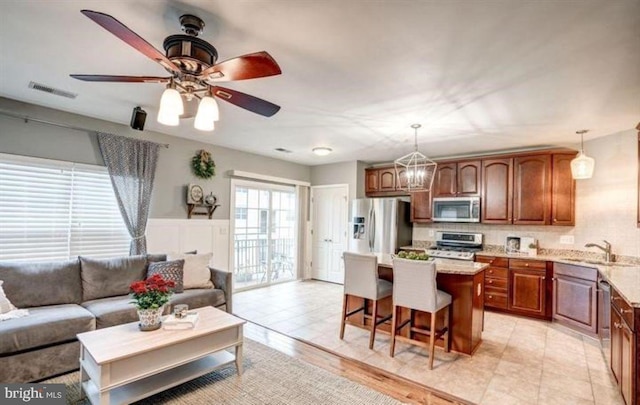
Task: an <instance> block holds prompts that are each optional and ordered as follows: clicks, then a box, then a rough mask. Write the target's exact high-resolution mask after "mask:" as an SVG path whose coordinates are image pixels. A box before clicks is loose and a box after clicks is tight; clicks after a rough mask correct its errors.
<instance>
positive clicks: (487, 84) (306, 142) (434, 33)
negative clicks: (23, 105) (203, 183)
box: [0, 0, 640, 165]
mask: <svg viewBox="0 0 640 405" xmlns="http://www.w3.org/2000/svg"><path fill="white" fill-rule="evenodd" d="M83 8H90V9H92V10H95V11H100V12H103V13H106V14H110V15H112V16H114V17H115V18H117V19H118V20H120V21H121V22H122V23H124V24H125V25H126V26H128V27H129V28H130V29H132V30H133V31H135V32H136V33H138V34H139V35H140V36H142V37H143V38H145V39H146V40H147V41H148V42H150V43H151V44H152V45H153V46H155V47H156V48H157V49H160V50H162V42H163V40H164V38H165V37H166V36H168V35H171V34H177V33H180V26H179V23H178V17H179V16H180V15H182V14H187V13H189V14H195V15H197V16H199V17H200V18H202V19H203V20H204V21H205V23H206V27H205V29H204V33H203V34H202V35H201V36H200V37H201V38H202V39H204V40H206V41H208V42H210V43H211V44H213V45H214V46H215V47H216V48H217V49H218V53H219V55H220V57H219V60H220V61H222V60H225V59H229V58H232V57H235V56H239V55H243V54H247V53H251V52H256V51H262V50H265V51H267V52H269V53H270V54H271V55H272V56H273V57H274V58H275V59H276V61H278V63H279V65H280V67H281V68H282V71H283V73H282V75H280V76H275V77H269V78H262V79H254V80H247V81H242V82H230V83H226V84H225V85H226V86H228V87H230V88H233V89H235V90H239V91H242V92H245V93H249V94H252V95H254V96H257V97H260V98H263V99H266V100H268V101H271V102H273V103H275V104H278V105H280V106H282V109H281V110H280V112H279V113H278V114H276V115H275V116H273V117H271V118H265V117H262V116H259V115H256V114H252V113H250V112H247V111H245V110H242V109H239V108H237V107H235V106H233V105H231V104H228V103H225V102H220V103H219V104H220V116H221V118H220V121H219V122H218V123H217V127H216V130H215V131H214V132H200V131H197V130H195V129H193V123H192V121H191V120H189V121H182V122H181V125H180V126H179V127H166V126H163V125H160V124H158V123H157V122H156V121H155V115H156V114H157V106H158V103H159V99H160V95H161V94H162V91H163V86H162V85H160V84H126V83H123V84H112V83H108V84H107V83H87V82H81V81H78V80H74V79H71V78H70V77H69V74H71V73H85V74H113V75H164V73H165V71H164V69H163V68H162V67H161V66H160V65H158V64H155V63H154V62H153V61H151V60H149V59H147V58H146V57H145V56H143V55H142V54H139V53H138V52H136V51H135V50H134V49H133V48H131V47H130V46H128V45H127V44H125V43H124V42H122V41H120V40H119V39H118V38H116V37H115V36H113V35H112V34H110V33H108V32H107V31H105V30H104V29H103V28H101V27H100V26H98V25H97V24H95V23H94V22H93V21H91V20H90V19H88V18H86V17H85V16H83V15H82V14H81V13H80V10H81V9H83ZM0 58H1V59H0V96H4V97H8V98H12V99H17V100H21V101H25V102H29V103H33V104H37V105H42V106H46V107H52V108H56V109H60V110H64V111H69V112H74V113H78V114H82V115H87V116H90V117H96V118H100V119H105V120H108V121H113V122H118V123H122V124H126V125H128V123H129V120H130V117H131V111H132V108H133V107H135V106H138V105H139V106H142V107H143V108H144V109H145V110H146V111H147V112H148V114H149V115H148V117H147V122H146V125H145V130H151V131H157V132H162V133H166V134H170V135H175V136H179V137H184V138H189V139H196V140H199V141H203V142H208V143H211V144H215V145H221V146H225V147H229V148H234V149H239V150H243V151H247V152H253V153H257V154H261V155H266V156H272V157H276V158H280V159H285V160H289V161H293V162H298V163H302V164H307V165H317V164H324V163H332V162H340V161H353V160H356V159H357V160H363V161H366V162H383V161H392V160H393V159H395V158H397V157H399V156H401V155H404V154H406V153H408V152H410V151H411V150H413V130H412V129H411V127H410V126H411V124H414V123H420V124H422V128H421V129H420V130H419V131H418V142H419V149H420V151H421V152H423V153H424V154H426V155H428V156H430V157H446V156H456V155H463V154H471V153H482V152H491V151H497V150H507V149H508V150H511V149H521V148H532V147H540V146H571V147H576V146H577V143H578V141H579V137H578V135H576V134H575V131H576V130H578V129H582V128H589V129H591V132H589V133H588V134H587V136H586V137H585V139H592V138H594V137H601V136H606V135H609V134H613V133H617V132H620V131H623V130H628V129H631V128H634V127H635V126H636V124H637V123H638V122H639V121H640V1H638V0H617V1H610V0H575V1H574V0H564V1H560V0H557V1H550V0H549V1H539V0H519V1H514V0H487V1H481V2H480V1H475V2H474V1H462V0H439V1H436V0H433V1H417V0H413V1H409V0H378V1H373V0H372V1H366V0H349V1H344V0H316V1H310V0H308V1H296V0H269V1H258V0H233V1H232V0H217V1H211V0H207V1H198V0H182V1H169V0H145V1H140V0H138V1H129V0H119V1H92V2H86V1H71V0H66V1H42V0H18V1H16V0H3V1H2V2H0ZM30 81H36V82H39V83H42V84H45V85H48V86H52V87H55V88H59V89H62V90H66V91H70V92H74V93H78V97H77V98H76V99H75V100H69V99H67V98H62V97H58V96H54V95H51V94H47V93H43V92H38V91H34V90H32V89H29V88H28V84H29V82H30ZM316 146H327V147H330V148H332V149H333V151H334V152H333V153H332V154H330V155H328V156H324V157H318V156H315V155H313V154H312V153H311V149H312V148H313V147H316ZM279 147H281V148H286V149H288V150H291V151H292V153H289V154H285V153H281V152H277V151H275V150H274V149H275V148H279Z"/></svg>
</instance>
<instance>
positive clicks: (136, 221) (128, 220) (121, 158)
mask: <svg viewBox="0 0 640 405" xmlns="http://www.w3.org/2000/svg"><path fill="white" fill-rule="evenodd" d="M98 144H99V145H100V151H101V152H102V157H103V159H104V162H105V164H106V165H107V169H108V170H109V176H110V177H111V184H112V185H113V190H114V192H115V195H116V199H117V201H118V206H119V207H120V213H121V214H122V219H123V220H124V223H125V225H126V226H127V229H128V230H129V235H131V245H130V247H129V254H130V255H140V254H146V253H147V239H146V237H145V235H144V234H145V230H146V228H147V218H148V217H149V203H150V202H151V191H152V190H153V178H154V177H155V173H156V163H157V161H158V147H159V146H160V145H159V144H157V143H153V142H147V141H141V140H137V139H132V138H127V137H124V136H117V135H111V134H98Z"/></svg>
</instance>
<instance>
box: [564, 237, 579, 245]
mask: <svg viewBox="0 0 640 405" xmlns="http://www.w3.org/2000/svg"><path fill="white" fill-rule="evenodd" d="M575 241H576V240H575V238H574V237H573V235H562V236H560V243H561V244H563V245H573V244H574V243H575Z"/></svg>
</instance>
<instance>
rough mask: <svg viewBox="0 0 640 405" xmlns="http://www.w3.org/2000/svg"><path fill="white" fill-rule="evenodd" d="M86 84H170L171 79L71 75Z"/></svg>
mask: <svg viewBox="0 0 640 405" xmlns="http://www.w3.org/2000/svg"><path fill="white" fill-rule="evenodd" d="M69 76H71V77H73V78H74V79H78V80H82V81H85V82H119V83H168V82H169V80H171V77H157V76H114V75H69Z"/></svg>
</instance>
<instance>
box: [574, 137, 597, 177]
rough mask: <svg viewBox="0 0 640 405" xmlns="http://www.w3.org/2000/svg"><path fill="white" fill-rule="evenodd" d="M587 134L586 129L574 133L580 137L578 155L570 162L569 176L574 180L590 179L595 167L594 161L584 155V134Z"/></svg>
mask: <svg viewBox="0 0 640 405" xmlns="http://www.w3.org/2000/svg"><path fill="white" fill-rule="evenodd" d="M587 132H589V130H588V129H582V130H580V131H576V134H579V135H580V153H578V156H576V158H575V159H573V160H572V161H571V175H572V176H573V178H574V179H576V180H583V179H590V178H591V177H592V176H593V169H594V168H595V166H596V161H595V159H594V158H592V157H589V156H587V155H586V154H585V153H584V134H586V133H587Z"/></svg>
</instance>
